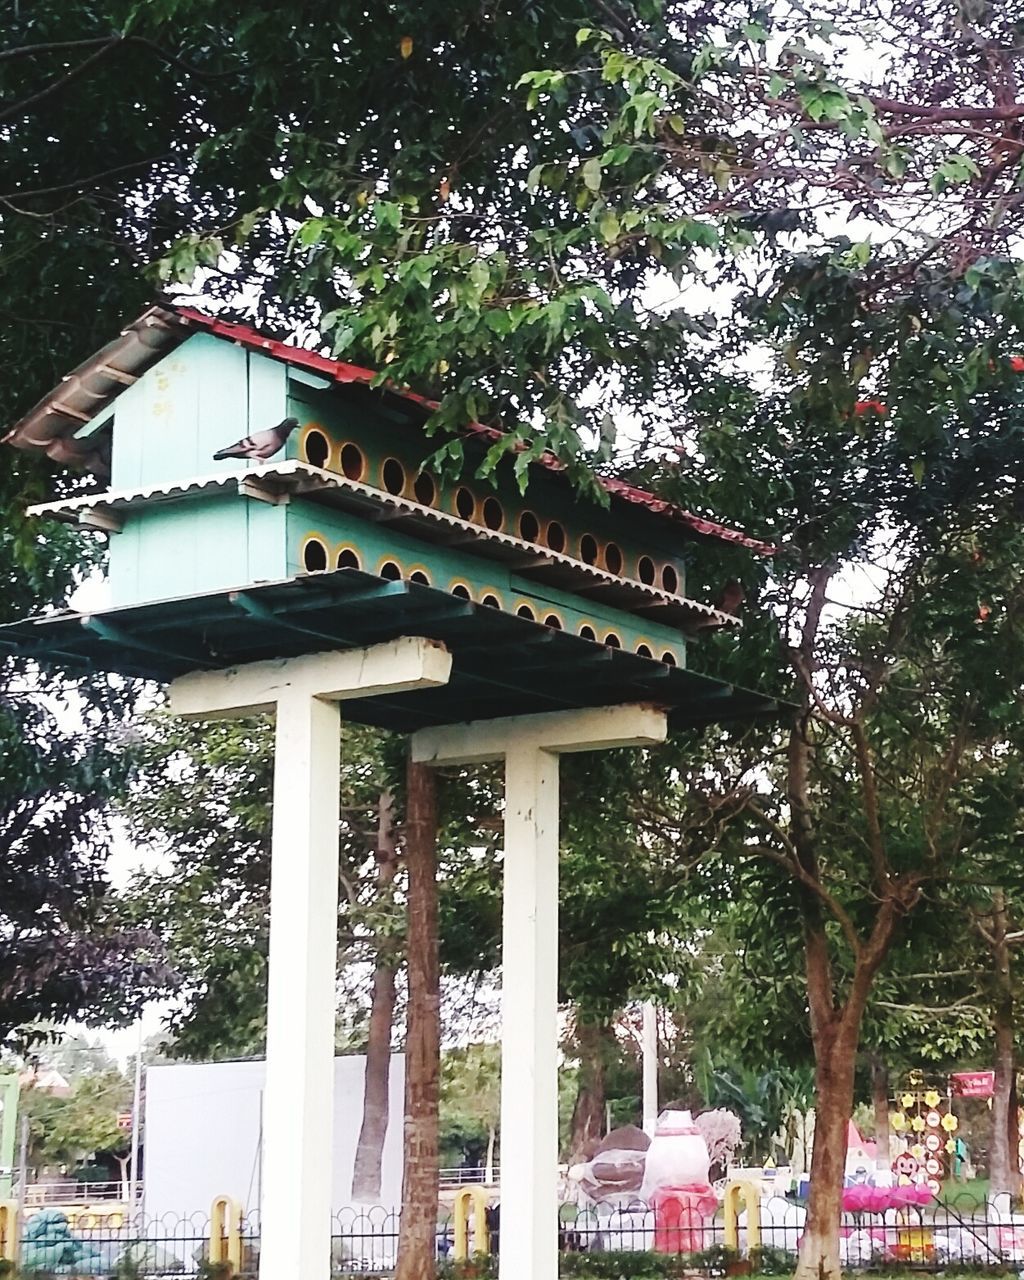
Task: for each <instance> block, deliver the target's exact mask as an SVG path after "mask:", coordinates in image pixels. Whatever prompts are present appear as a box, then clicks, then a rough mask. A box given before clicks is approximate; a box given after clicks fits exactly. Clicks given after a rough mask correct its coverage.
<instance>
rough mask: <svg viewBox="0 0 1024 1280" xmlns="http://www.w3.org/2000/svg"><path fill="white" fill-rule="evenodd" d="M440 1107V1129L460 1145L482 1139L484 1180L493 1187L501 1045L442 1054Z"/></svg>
mask: <svg viewBox="0 0 1024 1280" xmlns="http://www.w3.org/2000/svg"><path fill="white" fill-rule="evenodd" d="M440 1107H441V1124H442V1129H443V1130H447V1131H448V1132H454V1134H456V1135H458V1141H459V1144H460V1146H464V1145H466V1144H468V1143H470V1142H476V1141H477V1140H479V1139H482V1141H480V1146H481V1147H482V1149H483V1152H484V1155H483V1168H484V1181H485V1182H486V1183H487V1184H488V1185H493V1183H494V1152H495V1146H496V1143H497V1138H498V1126H499V1124H500V1121H501V1046H500V1045H498V1044H494V1043H477V1044H468V1045H466V1046H465V1047H464V1048H454V1049H446V1050H445V1051H444V1052H443V1053H442V1054H441V1102H440ZM442 1141H443V1137H442Z"/></svg>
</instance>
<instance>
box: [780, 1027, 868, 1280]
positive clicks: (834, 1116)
mask: <svg viewBox="0 0 1024 1280" xmlns="http://www.w3.org/2000/svg"><path fill="white" fill-rule="evenodd" d="M860 1022H861V1014H860V1013H859V1012H858V1011H857V1008H856V1007H855V1006H854V1007H851V1006H850V1005H849V1004H848V1005H847V1006H846V1008H845V1009H844V1010H843V1012H842V1014H841V1015H838V1016H837V1017H836V1019H835V1022H834V1024H833V1026H832V1027H831V1028H829V1030H828V1031H827V1032H824V1033H823V1034H822V1035H820V1036H816V1037H815V1059H816V1069H815V1089H816V1093H817V1100H816V1105H815V1121H814V1147H813V1149H812V1152H811V1169H810V1197H809V1200H808V1203H807V1222H806V1225H805V1226H804V1234H803V1238H802V1239H801V1241H800V1258H799V1261H798V1263H797V1267H796V1277H795V1280H839V1277H840V1274H841V1268H840V1265H839V1226H840V1216H841V1214H842V1204H843V1182H844V1175H845V1172H846V1138H847V1132H848V1130H849V1124H850V1117H851V1115H852V1114H853V1082H854V1074H855V1071H856V1064H857V1040H858V1037H859V1034H860Z"/></svg>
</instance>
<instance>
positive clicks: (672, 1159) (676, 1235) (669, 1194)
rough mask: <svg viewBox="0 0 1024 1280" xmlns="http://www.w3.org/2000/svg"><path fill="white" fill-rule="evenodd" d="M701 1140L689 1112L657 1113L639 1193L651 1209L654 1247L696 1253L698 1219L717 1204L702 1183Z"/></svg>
mask: <svg viewBox="0 0 1024 1280" xmlns="http://www.w3.org/2000/svg"><path fill="white" fill-rule="evenodd" d="M709 1165H710V1159H709V1156H708V1148H707V1143H706V1142H705V1141H704V1139H703V1137H702V1136H701V1134H700V1133H699V1131H698V1130H697V1128H696V1126H695V1125H694V1123H693V1117H692V1116H691V1115H690V1113H689V1111H663V1112H662V1113H661V1115H660V1116H659V1117H658V1127H657V1128H656V1129H655V1131H654V1137H653V1138H652V1139H651V1145H650V1147H649V1148H648V1151H647V1161H646V1165H645V1168H644V1185H643V1191H642V1194H643V1197H644V1199H645V1200H646V1201H647V1203H648V1204H649V1205H650V1206H651V1208H652V1209H653V1210H654V1247H655V1249H657V1250H658V1251H659V1252H661V1253H696V1252H697V1251H698V1250H700V1249H702V1248H703V1247H704V1222H705V1219H706V1218H708V1217H710V1216H711V1214H713V1213H714V1212H715V1210H716V1209H717V1208H718V1197H717V1196H716V1195H715V1193H714V1191H712V1189H711V1184H710V1183H709V1181H708V1168H709Z"/></svg>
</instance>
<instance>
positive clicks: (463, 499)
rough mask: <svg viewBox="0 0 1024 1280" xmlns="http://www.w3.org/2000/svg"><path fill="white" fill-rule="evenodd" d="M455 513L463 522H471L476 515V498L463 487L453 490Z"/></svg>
mask: <svg viewBox="0 0 1024 1280" xmlns="http://www.w3.org/2000/svg"><path fill="white" fill-rule="evenodd" d="M455 512H456V514H457V515H459V516H461V517H462V519H463V520H472V519H473V516H474V515H475V514H476V498H474V497H473V495H472V493H471V492H470V491H469V490H468V489H466V488H464V487H460V488H458V489H456V490H455Z"/></svg>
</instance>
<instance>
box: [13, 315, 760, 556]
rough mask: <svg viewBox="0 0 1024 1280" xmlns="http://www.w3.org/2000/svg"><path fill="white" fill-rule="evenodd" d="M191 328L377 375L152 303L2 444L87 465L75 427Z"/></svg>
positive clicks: (640, 498)
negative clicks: (33, 450) (76, 437)
mask: <svg viewBox="0 0 1024 1280" xmlns="http://www.w3.org/2000/svg"><path fill="white" fill-rule="evenodd" d="M194 329H202V330H204V331H205V332H207V333H210V334H212V335H214V336H215V337H218V338H224V339H226V340H227V341H230V342H235V343H237V344H239V345H240V346H243V347H246V348H247V349H248V350H251V351H260V352H262V353H263V354H265V355H268V356H270V357H272V358H273V359H275V360H281V361H283V362H284V363H286V364H289V365H292V366H295V367H298V368H304V369H310V370H313V371H314V372H316V373H319V374H322V375H324V376H326V377H329V378H330V379H331V380H332V381H334V382H339V383H353V382H354V383H361V384H363V385H369V384H371V383H373V382H375V381H376V378H377V374H376V373H375V372H374V371H373V370H372V369H364V368H361V367H360V366H359V365H354V364H347V363H346V362H345V361H343V360H334V359H332V358H330V357H329V356H324V355H321V354H320V353H319V352H316V351H308V350H306V349H305V348H302V347H296V346H292V345H291V344H290V343H286V342H280V341H278V340H277V339H276V338H270V337H268V336H267V335H266V334H261V333H259V332H258V331H257V330H255V329H252V328H250V327H249V326H248V325H244V324H237V323H235V322H233V321H228V320H220V319H218V318H217V317H216V316H210V315H206V314H205V313H204V312H202V311H197V310H195V309H194V308H192V307H172V306H169V305H162V306H154V307H150V308H149V309H148V310H147V311H145V312H143V314H142V315H141V316H139V318H138V319H137V320H135V321H133V322H132V323H131V324H129V325H127V326H126V327H125V328H124V329H123V330H122V331H121V334H120V335H119V337H117V338H115V339H114V340H113V341H112V342H109V343H107V345H106V346H105V347H103V348H101V350H99V351H98V352H96V354H95V355H93V356H90V357H89V359H88V360H86V361H83V363H82V364H80V365H79V366H78V368H77V369H75V370H73V372H72V373H70V374H68V376H67V377H66V378H64V379H63V380H62V381H61V383H60V384H59V386H57V387H55V388H54V389H53V390H52V391H51V392H50V393H49V394H48V395H46V396H44V397H43V398H42V400H40V401H39V403H38V404H36V405H35V406H34V407H33V408H32V409H31V410H30V411H29V412H28V413H27V414H26V415H25V416H24V417H23V418H22V419H21V420H20V422H18V423H17V424H16V425H15V426H14V427H13V428H12V429H11V430H10V431H8V433H7V434H6V435H5V436H4V437H3V439H4V441H5V443H7V444H12V445H14V446H15V447H16V448H19V449H37V450H42V451H44V452H45V453H47V454H48V455H49V456H50V457H51V458H53V459H54V461H56V462H59V463H62V464H64V465H75V464H76V463H77V464H78V465H81V466H85V465H87V463H88V449H89V446H88V445H87V444H83V443H80V442H78V441H75V440H74V439H73V436H74V433H75V431H77V430H78V428H79V427H80V426H81V425H82V423H83V422H87V421H89V420H90V419H91V418H93V417H94V416H95V415H96V414H97V413H99V412H100V411H101V410H102V409H104V408H105V407H106V406H107V405H108V404H110V403H111V402H112V401H113V400H114V399H116V397H117V396H118V395H120V393H121V392H122V391H123V390H124V388H125V387H126V386H130V385H131V384H132V383H133V382H134V381H136V379H137V378H139V377H140V376H141V375H142V374H143V373H145V371H146V370H147V369H148V368H150V367H151V366H152V365H153V364H156V363H157V361H159V360H160V359H161V358H162V357H163V356H164V355H165V354H166V353H167V352H168V351H169V350H171V349H172V348H174V347H176V346H178V345H179V344H180V343H181V342H183V341H184V340H185V339H186V338H187V337H188V336H189V334H190V333H191V332H192V331H193V330H194ZM387 389H388V391H390V392H391V393H392V394H394V395H398V396H400V397H401V398H402V399H405V400H408V401H410V402H412V403H414V404H417V405H419V406H421V407H422V408H424V409H427V410H433V409H435V408H436V407H437V404H436V402H435V401H431V400H428V399H426V398H425V397H423V396H420V395H417V394H416V393H415V392H413V391H410V390H408V389H405V388H397V387H393V386H389V387H388V388H387ZM466 431H467V434H470V435H476V436H482V437H486V438H487V439H490V440H496V439H499V438H500V437H501V434H502V433H501V432H500V431H499V430H498V429H497V428H495V427H488V426H485V425H484V424H483V423H471V424H470V425H469V426H468V427H467V428H466ZM537 461H538V464H539V465H541V466H544V467H546V468H548V469H549V470H551V471H563V470H564V468H563V466H562V464H561V463H560V462H559V461H558V459H557V458H555V457H554V455H553V454H550V453H547V454H544V455H543V456H542V457H540V458H539V459H538V460H537ZM598 482H599V483H600V484H601V485H602V486H603V488H604V489H605V490H606V491H607V492H608V493H609V494H610V495H611V497H612V499H613V500H619V501H623V502H628V503H632V504H633V505H635V506H641V507H644V508H645V509H646V510H648V511H650V512H652V513H653V514H654V515H657V516H660V517H663V518H665V519H668V520H671V521H673V522H675V523H677V524H680V525H682V526H684V527H685V528H686V529H687V530H688V531H689V532H690V533H691V534H693V535H695V536H697V537H701V538H711V539H715V540H717V541H722V542H730V543H733V544H735V545H737V546H742V547H745V548H746V549H747V550H749V551H753V552H756V553H757V554H758V555H772V554H773V553H774V552H775V548H774V547H773V546H772V545H771V544H770V543H767V542H762V541H761V540H759V539H757V538H752V537H750V536H749V535H747V534H745V533H743V532H741V531H740V530H738V529H730V528H728V527H726V526H725V525H722V524H719V523H718V522H717V521H714V520H709V519H706V518H705V517H703V516H698V515H694V514H693V513H692V512H690V511H686V510H684V509H683V508H682V507H679V506H676V505H675V504H674V503H671V502H668V501H666V500H665V499H663V498H658V497H656V496H655V495H654V494H652V493H648V492H647V491H646V490H644V489H638V488H636V487H635V486H634V485H630V484H627V483H626V482H625V481H623V480H618V479H615V478H614V477H608V476H599V477H598Z"/></svg>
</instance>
